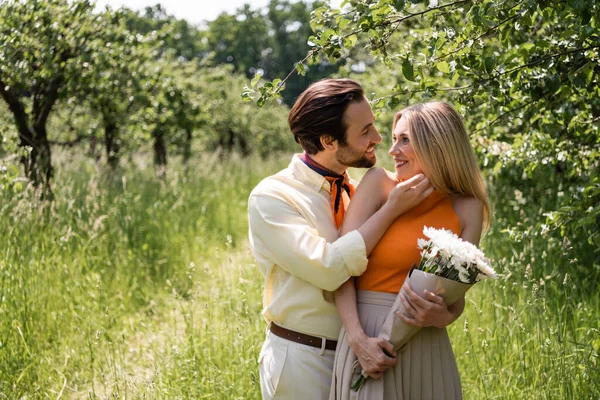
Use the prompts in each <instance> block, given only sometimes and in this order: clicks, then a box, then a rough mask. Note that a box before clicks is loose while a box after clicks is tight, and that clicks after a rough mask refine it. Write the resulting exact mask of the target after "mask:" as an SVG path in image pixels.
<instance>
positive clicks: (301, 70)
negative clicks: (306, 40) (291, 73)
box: [294, 62, 306, 76]
mask: <svg viewBox="0 0 600 400" xmlns="http://www.w3.org/2000/svg"><path fill="white" fill-rule="evenodd" d="M294 67H295V68H296V72H298V75H302V76H304V75H306V67H305V66H304V64H302V63H301V62H297V63H296V64H295V65H294Z"/></svg>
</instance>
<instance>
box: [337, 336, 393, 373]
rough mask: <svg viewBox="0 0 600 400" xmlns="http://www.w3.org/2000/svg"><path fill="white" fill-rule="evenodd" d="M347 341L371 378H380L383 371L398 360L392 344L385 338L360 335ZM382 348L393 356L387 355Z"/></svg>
mask: <svg viewBox="0 0 600 400" xmlns="http://www.w3.org/2000/svg"><path fill="white" fill-rule="evenodd" d="M348 342H349V344H350V347H351V348H352V351H353V352H354V354H356V357H357V358H358V362H359V363H360V366H361V367H362V369H363V371H364V372H365V373H366V374H367V375H369V376H370V377H371V378H373V379H379V378H381V376H382V375H383V372H384V371H385V370H387V369H388V368H391V367H393V366H394V365H396V362H397V361H398V358H397V357H396V353H395V352H394V346H392V345H391V343H390V342H388V341H387V340H385V339H382V338H373V337H369V336H367V335H362V336H360V337H359V338H358V339H356V340H349V341H348ZM384 350H385V351H386V352H387V353H388V354H389V355H392V356H393V357H388V356H387V355H386V354H385V353H384Z"/></svg>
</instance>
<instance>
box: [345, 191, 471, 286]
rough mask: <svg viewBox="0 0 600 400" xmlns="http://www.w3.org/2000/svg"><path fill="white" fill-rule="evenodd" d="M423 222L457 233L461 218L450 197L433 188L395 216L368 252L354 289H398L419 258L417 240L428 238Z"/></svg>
mask: <svg viewBox="0 0 600 400" xmlns="http://www.w3.org/2000/svg"><path fill="white" fill-rule="evenodd" d="M425 226H429V227H432V228H436V229H441V228H444V229H448V230H451V231H452V232H454V233H456V234H457V235H460V221H459V219H458V216H457V215H456V213H455V212H454V209H453V208H452V199H451V198H450V197H447V196H443V195H441V194H440V193H439V192H438V191H434V192H433V193H432V194H431V195H429V197H427V198H426V199H425V200H423V201H422V202H421V203H420V204H419V205H417V206H416V207H414V208H413V209H412V210H410V211H408V212H406V213H404V214H402V215H401V216H400V217H398V219H396V220H395V221H394V222H393V223H392V225H391V226H390V227H389V228H388V230H387V231H386V232H385V234H384V235H383V237H382V238H381V240H380V241H379V243H377V246H375V248H374V249H373V251H372V252H371V255H370V256H369V264H368V266H367V270H366V271H365V273H364V274H362V275H361V276H359V277H357V278H356V281H355V283H356V289H357V290H373V291H376V292H387V293H398V292H399V291H400V288H401V287H402V284H403V283H404V279H406V276H407V275H408V272H409V271H410V269H411V268H412V266H413V265H418V264H419V261H420V260H421V250H420V249H419V248H418V247H417V240H418V239H419V238H423V239H427V237H426V236H425V235H424V234H423V227H425Z"/></svg>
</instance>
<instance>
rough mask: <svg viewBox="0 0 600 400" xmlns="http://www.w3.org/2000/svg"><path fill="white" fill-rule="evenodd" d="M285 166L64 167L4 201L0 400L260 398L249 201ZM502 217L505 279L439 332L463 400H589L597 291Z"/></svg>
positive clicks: (474, 294)
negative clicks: (36, 192)
mask: <svg viewBox="0 0 600 400" xmlns="http://www.w3.org/2000/svg"><path fill="white" fill-rule="evenodd" d="M287 162H288V156H284V157H281V158H277V159H272V160H259V159H257V158H255V159H251V160H248V159H245V160H244V159H238V158H232V159H229V160H227V161H226V162H225V161H223V160H221V159H219V158H218V157H217V156H205V157H203V158H200V159H197V160H194V162H193V164H192V165H191V166H189V169H188V170H185V169H184V168H182V167H180V166H177V165H174V166H171V167H170V169H169V172H168V174H167V176H166V178H164V179H163V180H161V179H157V178H155V176H154V171H153V170H151V169H144V168H141V167H130V169H126V170H124V171H122V176H119V177H118V178H111V177H109V175H108V174H107V173H106V172H105V171H101V170H97V169H96V168H95V167H94V166H93V164H90V163H89V162H87V161H85V160H78V159H75V160H69V162H68V163H65V164H64V165H60V166H59V167H58V168H57V169H58V171H59V172H58V175H57V177H56V180H55V182H56V184H55V192H56V193H55V194H56V201H55V202H54V203H52V204H46V203H42V202H39V201H35V200H33V199H32V196H31V194H29V193H22V194H19V195H10V196H9V195H8V194H0V198H1V200H0V398H6V399H47V398H50V399H58V398H63V399H83V398H91V399H96V398H98V399H109V398H127V399H138V398H145V399H167V398H168V399H188V398H189V399H192V398H193V399H202V398H207V399H259V398H260V390H259V384H258V366H257V363H256V359H257V356H258V352H259V349H260V346H261V344H262V340H263V337H264V329H265V324H264V322H263V320H262V317H261V315H260V310H261V290H262V278H261V276H260V274H259V272H258V269H257V267H256V265H255V263H254V260H253V259H252V256H251V254H250V252H249V250H248V244H247V221H246V199H247V197H248V194H249V192H250V190H251V189H252V187H253V186H254V185H255V184H256V183H258V181H259V180H260V179H262V178H263V177H264V176H266V175H268V174H270V173H273V172H275V171H277V170H278V169H280V168H281V167H283V166H285V165H286V164H287ZM495 200H496V201H501V199H499V198H498V196H496V197H495ZM533 208H535V207H533ZM533 208H532V209H533ZM532 212H533V211H532ZM497 217H498V221H500V222H499V223H497V224H496V225H494V226H493V228H492V230H491V231H490V232H489V234H488V236H487V237H486V240H485V242H484V247H485V250H486V252H487V253H488V254H489V255H490V256H491V257H492V258H493V259H494V262H495V267H496V269H497V271H498V272H500V274H501V279H499V280H498V281H489V282H485V283H482V284H478V285H476V286H475V287H474V288H473V289H472V290H471V291H470V292H469V293H468V295H467V308H466V311H465V313H464V314H463V316H462V317H461V318H460V319H459V320H458V321H456V322H455V323H454V324H453V325H452V326H451V327H450V329H449V330H450V337H451V340H452V343H453V345H454V349H455V353H456V356H457V362H458V365H459V370H460V374H461V378H462V381H463V391H464V396H465V398H466V399H486V398H487V399H596V398H600V365H599V362H598V351H599V350H600V333H599V332H600V330H599V329H600V322H599V319H600V318H599V317H600V315H599V314H600V313H599V310H600V298H599V297H598V296H597V294H596V293H595V290H594V289H595V286H596V284H595V282H584V281H582V280H581V278H577V275H574V274H572V273H571V274H569V265H570V264H569V263H576V262H577V261H573V260H571V261H569V260H568V259H566V258H567V257H568V256H567V255H566V253H564V252H561V251H559V250H556V249H559V248H560V247H557V246H554V247H548V246H544V239H543V238H541V237H522V238H521V239H520V240H518V241H515V240H513V239H510V238H509V236H508V234H507V233H506V232H505V227H506V226H507V225H508V224H510V223H513V224H515V223H516V222H517V220H518V219H519V218H520V219H521V220H523V218H524V216H523V213H522V212H521V213H515V214H514V215H500V216H497ZM596 276H597V275H596Z"/></svg>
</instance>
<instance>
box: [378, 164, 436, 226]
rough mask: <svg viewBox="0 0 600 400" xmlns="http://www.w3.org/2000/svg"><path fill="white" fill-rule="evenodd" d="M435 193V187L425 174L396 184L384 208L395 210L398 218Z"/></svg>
mask: <svg viewBox="0 0 600 400" xmlns="http://www.w3.org/2000/svg"><path fill="white" fill-rule="evenodd" d="M432 192H433V186H432V185H431V184H430V183H429V179H427V178H426V177H425V175H423V174H417V175H415V176H413V177H412V178H410V179H407V180H405V181H404V182H400V183H398V184H396V186H395V187H394V188H393V189H392V190H391V191H390V193H389V195H388V198H387V201H386V203H385V204H384V207H390V208H391V209H392V210H394V213H395V215H396V217H398V216H400V215H401V214H403V213H405V212H406V211H408V210H410V209H411V208H413V207H414V206H416V205H417V204H419V203H420V202H421V201H423V199H425V198H427V196H429V195H430V194H431V193H432Z"/></svg>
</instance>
